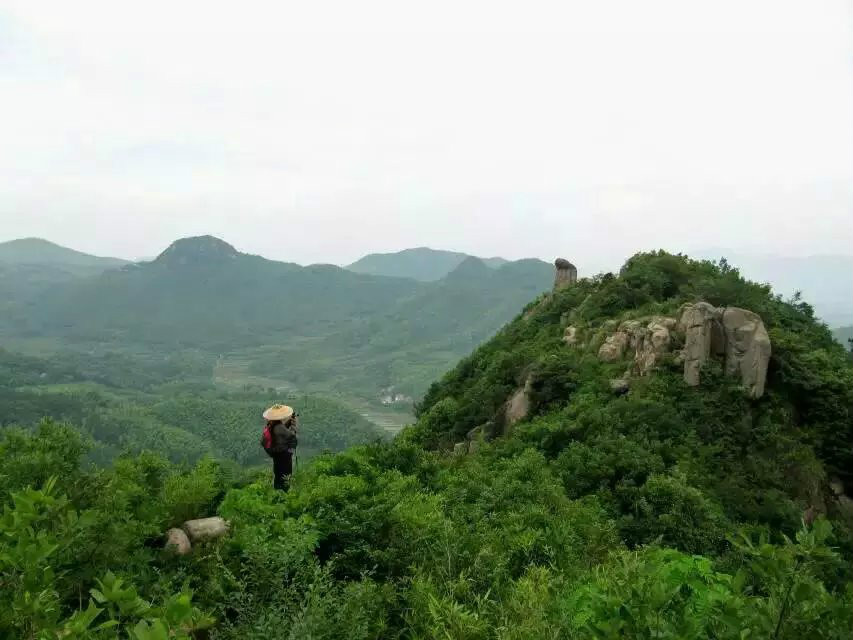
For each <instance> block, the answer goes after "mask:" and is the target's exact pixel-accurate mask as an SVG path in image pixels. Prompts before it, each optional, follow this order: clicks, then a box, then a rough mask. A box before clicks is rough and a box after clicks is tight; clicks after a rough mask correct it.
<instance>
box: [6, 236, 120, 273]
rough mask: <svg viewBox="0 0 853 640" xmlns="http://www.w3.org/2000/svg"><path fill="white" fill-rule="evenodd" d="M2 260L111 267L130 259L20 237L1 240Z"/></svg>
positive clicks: (18, 262) (29, 263) (15, 262)
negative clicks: (96, 254)
mask: <svg viewBox="0 0 853 640" xmlns="http://www.w3.org/2000/svg"><path fill="white" fill-rule="evenodd" d="M0 262H4V263H8V264H28V265H35V264H38V265H57V266H68V267H95V268H104V269H109V268H113V267H120V266H122V265H125V264H128V262H129V261H128V260H122V259H121V258H110V257H101V256H93V255H90V254H88V253H83V252H82V251H75V250H74V249H69V248H68V247H63V246H61V245H58V244H56V243H54V242H50V241H49V240H44V239H43V238H20V239H18V240H10V241H8V242H0Z"/></svg>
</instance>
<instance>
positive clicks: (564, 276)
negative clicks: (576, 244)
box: [554, 258, 578, 291]
mask: <svg viewBox="0 0 853 640" xmlns="http://www.w3.org/2000/svg"><path fill="white" fill-rule="evenodd" d="M554 266H555V267H556V269H557V271H556V273H555V274H554V291H558V290H560V289H562V288H563V287H568V286H569V285H571V284H574V283H575V282H577V281H578V270H577V269H576V268H575V265H573V264H572V263H571V262H569V261H568V260H565V259H564V258H557V259H556V260H555V261H554Z"/></svg>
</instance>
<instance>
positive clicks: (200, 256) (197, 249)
mask: <svg viewBox="0 0 853 640" xmlns="http://www.w3.org/2000/svg"><path fill="white" fill-rule="evenodd" d="M238 255H240V253H239V252H238V251H237V249H235V248H234V247H233V246H231V245H230V244H228V243H227V242H225V241H224V240H220V239H219V238H216V237H214V236H195V237H191V238H181V239H180V240H175V241H174V242H173V243H172V244H170V245H169V247H168V248H167V249H166V250H165V251H164V252H163V253H161V254H160V255H159V256H157V259H156V260H155V262H156V263H161V264H198V263H209V262H223V261H226V260H233V259H234V258H236V257H237V256H238Z"/></svg>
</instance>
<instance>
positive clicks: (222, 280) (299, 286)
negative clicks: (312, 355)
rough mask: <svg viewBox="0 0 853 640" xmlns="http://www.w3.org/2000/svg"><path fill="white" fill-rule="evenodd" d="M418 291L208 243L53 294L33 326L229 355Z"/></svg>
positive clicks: (352, 317)
mask: <svg viewBox="0 0 853 640" xmlns="http://www.w3.org/2000/svg"><path fill="white" fill-rule="evenodd" d="M417 290H418V284H417V283H416V282H413V281H411V280H405V279H402V278H377V277H372V276H363V275H359V274H355V273H351V272H349V271H346V270H344V269H340V268H339V267H334V266H331V265H314V266H310V267H301V266H299V265H296V264H289V263H283V262H275V261H272V260H266V259H264V258H261V257H259V256H253V255H248V254H243V253H239V252H237V251H236V250H235V249H234V247H232V246H231V245H229V244H227V243H226V242H223V241H222V240H219V239H216V238H212V237H209V236H205V237H199V238H185V239H182V240H178V241H176V242H175V243H173V244H172V245H171V246H170V247H169V248H167V249H166V250H165V251H164V252H163V253H162V254H161V255H160V256H159V257H158V258H157V259H155V260H153V261H152V262H148V263H141V264H138V265H136V264H135V265H128V266H126V267H124V268H123V269H121V270H118V271H109V272H106V273H104V274H102V275H101V276H99V277H97V278H90V279H87V280H85V281H79V282H75V283H72V284H70V285H68V286H65V287H62V288H58V289H56V290H55V291H54V292H53V295H52V296H51V297H50V299H49V300H47V301H46V303H45V307H44V308H43V312H42V313H41V314H40V315H39V317H34V318H32V325H33V326H34V328H35V330H37V331H38V330H41V331H44V332H45V333H48V334H52V335H66V336H69V337H72V338H74V339H77V340H86V339H88V340H98V341H104V340H106V341H117V342H118V341H120V342H123V343H142V344H148V345H158V344H159V345H160V346H172V345H184V346H193V347H205V348H210V349H220V350H227V349H233V348H236V347H239V346H242V345H247V344H264V343H266V342H276V341H285V340H287V339H288V338H292V337H296V336H312V335H326V334H328V333H329V332H330V331H332V330H335V329H337V328H340V327H342V326H345V325H347V324H349V323H352V322H356V323H357V322H359V321H360V320H361V319H363V318H365V317H368V316H370V315H371V314H373V313H375V311H376V309H378V308H384V307H387V306H389V305H391V304H393V303H395V302H396V301H397V300H399V299H400V298H401V297H405V296H409V295H413V294H414V293H416V292H417Z"/></svg>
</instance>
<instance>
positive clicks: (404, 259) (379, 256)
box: [347, 247, 508, 282]
mask: <svg viewBox="0 0 853 640" xmlns="http://www.w3.org/2000/svg"><path fill="white" fill-rule="evenodd" d="M470 257H472V256H470V255H468V254H467V253H460V252H458V251H442V250H438V249H430V248H429V247H417V248H414V249H403V250H402V251H396V252H394V253H371V254H369V255H366V256H364V257H363V258H361V259H359V260H357V261H355V262H353V263H352V264H351V265H348V266H347V269H349V270H350V271H355V272H356V273H369V274H372V275H377V276H395V277H399V278H413V279H414V280H420V281H422V282H433V281H435V280H440V279H441V278H443V277H444V276H446V275H447V274H448V273H450V272H451V271H453V270H454V269H455V268H456V267H458V266H459V265H460V264H462V262H463V261H464V260H466V259H467V258H470ZM479 259H480V260H482V261H483V263H484V264H486V265H487V266H489V267H494V268H496V267H500V266H501V265H504V264H506V263H507V262H508V260H505V259H504V258H479Z"/></svg>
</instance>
